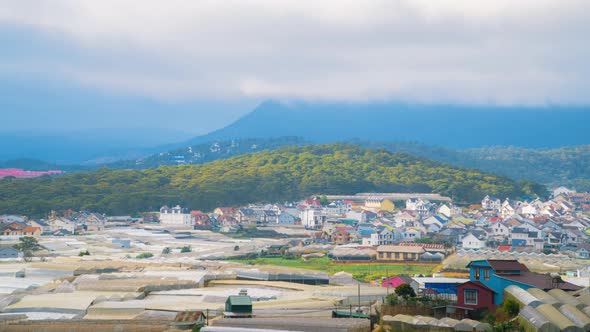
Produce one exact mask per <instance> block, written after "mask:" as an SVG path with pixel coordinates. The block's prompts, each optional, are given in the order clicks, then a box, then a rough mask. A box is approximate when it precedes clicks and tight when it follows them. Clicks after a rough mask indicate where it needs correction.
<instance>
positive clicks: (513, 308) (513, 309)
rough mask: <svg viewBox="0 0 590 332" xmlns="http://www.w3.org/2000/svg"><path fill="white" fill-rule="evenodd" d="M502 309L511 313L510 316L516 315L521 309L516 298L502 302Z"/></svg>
mask: <svg viewBox="0 0 590 332" xmlns="http://www.w3.org/2000/svg"><path fill="white" fill-rule="evenodd" d="M502 310H504V312H506V313H507V314H508V315H510V317H515V316H516V315H518V312H519V311H520V306H519V305H518V302H516V301H515V300H514V299H508V300H506V301H504V304H502Z"/></svg>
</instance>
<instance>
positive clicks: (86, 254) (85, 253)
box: [78, 249, 90, 256]
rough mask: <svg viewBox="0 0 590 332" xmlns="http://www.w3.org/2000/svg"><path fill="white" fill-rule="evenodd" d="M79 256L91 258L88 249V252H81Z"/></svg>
mask: <svg viewBox="0 0 590 332" xmlns="http://www.w3.org/2000/svg"><path fill="white" fill-rule="evenodd" d="M78 256H90V251H88V249H86V251H80V253H79V254H78Z"/></svg>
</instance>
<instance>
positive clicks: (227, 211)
mask: <svg viewBox="0 0 590 332" xmlns="http://www.w3.org/2000/svg"><path fill="white" fill-rule="evenodd" d="M213 213H214V214H216V215H217V216H233V215H234V208H232V207H218V208H215V210H213Z"/></svg>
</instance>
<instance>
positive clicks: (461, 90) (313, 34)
mask: <svg viewBox="0 0 590 332" xmlns="http://www.w3.org/2000/svg"><path fill="white" fill-rule="evenodd" d="M15 31H16V32H18V33H19V34H23V38H13V39H10V41H11V43H10V44H9V45H8V46H9V47H10V48H11V49H12V50H11V51H10V52H8V54H4V55H0V60H1V61H2V64H1V65H0V71H1V72H2V73H4V74H7V75H11V74H19V73H23V72H26V73H29V74H31V75H39V76H42V77H52V78H59V79H62V80H67V81H71V82H75V83H76V84H83V85H85V86H89V87H92V88H98V89H101V90H104V91H107V92H109V93H118V94H121V93H123V94H125V93H127V94H134V95H141V96H147V97H152V98H158V99H163V100H179V99H181V100H183V99H199V98H207V99H240V98H248V99H251V98H254V99H263V98H286V99H291V98H296V99H319V100H354V101H357V100H361V101H362V100H373V99H396V100H405V101H418V102H459V103H495V104H537V105H538V104H546V103H558V104H588V103H590V94H589V93H587V87H588V86H590V65H589V64H588V59H590V43H589V42H588V36H587V34H588V32H589V31H590V2H589V1H586V0H578V1H574V0H572V1H569V0H554V1H548V0H518V1H514V0H493V1H492V0H489V1H487V0H486V1H471V0H462V1H460V0H437V1H432V0H396V1H394V0H383V1H378V0H375V1H344V0H326V1H315V0H293V1H286V0H249V1H248V0H246V1H244V0H226V1H218V0H205V1H195V0H168V1H139V0H101V1H95V0H51V1H50V0H8V1H4V2H3V4H2V6H0V34H2V33H4V34H13V33H15ZM32 37H34V38H32Z"/></svg>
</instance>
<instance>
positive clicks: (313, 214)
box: [300, 207, 327, 229]
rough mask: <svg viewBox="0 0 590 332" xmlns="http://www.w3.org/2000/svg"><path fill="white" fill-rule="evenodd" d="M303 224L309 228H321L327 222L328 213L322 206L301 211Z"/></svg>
mask: <svg viewBox="0 0 590 332" xmlns="http://www.w3.org/2000/svg"><path fill="white" fill-rule="evenodd" d="M300 218H301V224H302V225H303V226H304V227H305V228H307V229H320V228H322V227H323V226H324V223H325V222H326V218H327V216H326V214H325V212H324V211H323V210H322V209H320V208H313V207H309V208H306V209H305V210H303V211H301V214H300Z"/></svg>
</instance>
